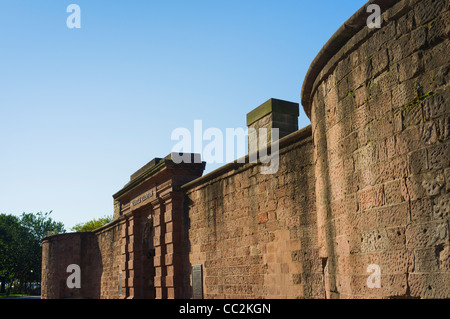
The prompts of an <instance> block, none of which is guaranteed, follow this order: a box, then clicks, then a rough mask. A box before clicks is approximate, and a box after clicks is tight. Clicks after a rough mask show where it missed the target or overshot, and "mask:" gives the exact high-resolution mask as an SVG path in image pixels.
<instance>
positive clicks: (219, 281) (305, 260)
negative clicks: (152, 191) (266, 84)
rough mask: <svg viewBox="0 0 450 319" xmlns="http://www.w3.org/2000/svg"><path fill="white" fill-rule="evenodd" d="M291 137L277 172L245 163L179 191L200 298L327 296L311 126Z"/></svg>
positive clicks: (281, 149) (190, 259) (283, 149)
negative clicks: (266, 172)
mask: <svg viewBox="0 0 450 319" xmlns="http://www.w3.org/2000/svg"><path fill="white" fill-rule="evenodd" d="M290 137H291V138H290V140H289V141H288V144H286V145H284V146H282V147H281V148H280V166H279V170H278V172H277V173H276V174H274V175H263V174H260V169H261V166H260V164H249V163H248V164H242V165H239V166H233V167H231V168H229V169H225V170H223V171H221V172H220V173H219V174H216V176H208V175H206V176H204V177H203V178H200V179H199V180H196V181H194V182H192V183H190V184H188V185H187V186H185V187H183V188H184V189H185V190H186V193H187V199H186V204H185V205H186V213H187V214H188V218H189V225H190V227H189V241H190V242H189V246H190V254H189V262H190V264H191V265H203V276H204V277H203V278H204V280H203V292H204V297H205V298H298V297H307V298H320V297H323V296H324V291H323V289H322V287H323V285H322V269H321V264H320V260H319V258H318V250H317V227H316V214H315V189H314V188H315V185H314V165H313V144H312V139H311V131H310V127H308V128H305V129H303V130H302V131H298V132H296V133H293V134H291V135H290ZM282 141H283V140H282ZM282 144H283V143H282Z"/></svg>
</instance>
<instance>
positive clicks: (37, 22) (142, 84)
mask: <svg viewBox="0 0 450 319" xmlns="http://www.w3.org/2000/svg"><path fill="white" fill-rule="evenodd" d="M72 3H74V4H78V5H79V6H80V8H81V28H80V29H69V28H68V27H67V25H66V19H67V17H68V16H69V15H70V13H67V12H66V8H67V6H68V5H69V4H72ZM365 3H366V1H362V0H346V1H334V0H326V1H325V0H322V1H320V0H318V1H303V0H279V1H272V0H270V1H264V0H259V1H256V0H227V1H225V0H217V1H215V0H209V1H204V0H191V1H175V0H165V1H151V0H147V1H143V0H142V1H141V0H139V1H138V0H134V1H133V0H128V1H122V0H114V1H103V0H89V1H87V0H71V1H64V0H0V152H1V153H0V155H1V157H0V158H1V162H0V213H6V214H15V215H20V214H21V213H22V212H27V213H33V212H38V211H50V210H53V213H52V215H51V216H52V218H53V219H54V220H57V221H62V222H63V223H64V225H65V226H66V229H67V230H68V231H69V230H70V228H71V227H72V226H74V225H75V224H77V223H80V222H85V221H88V220H90V219H92V218H98V217H102V216H105V215H109V214H112V211H113V199H112V194H114V193H115V192H117V191H118V190H120V189H121V188H122V187H123V185H125V184H126V183H127V182H128V180H129V176H130V175H131V174H132V173H134V172H135V171H136V170H138V169H139V168H140V167H142V166H143V165H145V164H146V163H147V162H149V161H150V160H151V159H153V158H154V157H164V156H166V155H167V154H169V153H170V152H171V149H172V147H173V146H174V145H175V144H176V142H175V141H172V140H171V133H172V131H173V130H174V129H176V128H178V127H186V128H188V129H192V128H193V123H194V120H202V121H203V128H204V129H206V128H208V127H217V128H220V129H222V130H224V131H225V128H238V127H242V128H245V127H246V122H245V119H246V114H247V113H248V112H250V111H251V110H252V109H253V108H255V107H257V106H259V105H260V104H262V103H263V102H265V101H266V100H268V99H269V98H278V99H284V100H288V101H293V102H298V103H299V102H300V92H301V86H302V82H303V80H304V77H305V75H306V72H307V70H308V67H309V65H310V63H311V61H312V60H313V59H314V57H315V56H316V55H317V53H318V52H319V50H320V49H321V48H322V46H323V45H324V44H325V43H326V42H327V41H328V39H329V38H330V37H331V36H332V35H333V33H334V32H335V31H336V30H337V29H338V28H339V27H340V26H341V25H342V23H343V22H345V21H346V20H347V19H348V18H349V17H350V16H351V15H352V14H353V13H354V12H356V11H357V10H358V9H359V8H360V7H362V6H363V5H364V4H365ZM308 124H309V120H308V118H307V117H306V115H305V114H304V113H303V112H302V110H301V115H300V118H299V127H300V128H302V127H304V126H307V125H308ZM218 166H219V165H217V164H214V165H207V171H211V170H212V169H214V168H217V167H218Z"/></svg>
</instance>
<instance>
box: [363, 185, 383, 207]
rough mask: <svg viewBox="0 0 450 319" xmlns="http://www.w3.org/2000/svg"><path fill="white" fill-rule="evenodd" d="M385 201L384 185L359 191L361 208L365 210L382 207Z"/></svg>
mask: <svg viewBox="0 0 450 319" xmlns="http://www.w3.org/2000/svg"><path fill="white" fill-rule="evenodd" d="M384 203H385V196H384V188H383V185H378V186H374V187H369V188H368V189H365V190H362V191H360V192H358V205H359V209H360V210H361V211H362V210H365V209H369V208H373V207H380V206H382V205H384Z"/></svg>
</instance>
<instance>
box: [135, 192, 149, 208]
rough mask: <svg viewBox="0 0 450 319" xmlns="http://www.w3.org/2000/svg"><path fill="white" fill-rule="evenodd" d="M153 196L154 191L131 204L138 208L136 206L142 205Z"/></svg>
mask: <svg viewBox="0 0 450 319" xmlns="http://www.w3.org/2000/svg"><path fill="white" fill-rule="evenodd" d="M152 196H153V191H150V192H148V193H146V194H144V195H142V196H141V197H139V198H137V199H135V200H134V201H132V202H131V204H132V205H133V206H136V205H138V204H140V203H142V202H145V201H146V200H147V199H149V198H150V197H152Z"/></svg>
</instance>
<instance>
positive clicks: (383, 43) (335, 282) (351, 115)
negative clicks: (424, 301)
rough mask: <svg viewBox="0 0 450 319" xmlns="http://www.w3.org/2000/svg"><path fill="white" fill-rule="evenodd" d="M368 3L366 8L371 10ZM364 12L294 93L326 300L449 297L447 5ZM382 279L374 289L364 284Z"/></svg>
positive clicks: (388, 6)
mask: <svg viewBox="0 0 450 319" xmlns="http://www.w3.org/2000/svg"><path fill="white" fill-rule="evenodd" d="M371 2H374V1H371ZM375 3H382V7H383V10H382V11H383V15H382V27H381V29H372V30H371V29H369V28H367V27H366V26H365V19H366V18H367V16H368V14H366V13H365V12H364V11H362V10H365V7H364V8H362V10H360V11H359V12H358V13H357V14H355V15H354V16H353V17H352V18H351V19H350V20H349V21H348V22H347V23H346V24H345V25H344V26H343V27H342V28H341V29H340V30H339V31H338V32H337V33H336V34H335V36H334V37H333V38H332V39H331V40H330V41H329V43H327V45H326V46H325V48H324V49H323V50H322V51H321V53H320V54H319V56H318V57H317V58H316V60H315V61H314V62H313V64H312V66H311V68H310V71H309V73H308V75H307V77H306V80H305V84H304V87H303V92H302V104H303V106H304V108H305V111H306V113H307V114H310V116H311V121H312V126H313V136H314V163H315V168H316V171H315V174H316V176H317V180H316V205H317V206H316V208H317V214H318V225H319V231H318V238H319V242H318V244H319V247H320V257H321V259H322V261H323V264H324V265H325V274H326V278H325V286H326V287H325V289H326V292H327V297H332V298H333V297H335V298H339V297H340V298H354V297H358V298H359V297H361V298H365V297H420V298H442V297H446V298H448V297H450V285H449V282H450V259H449V210H450V195H449V188H450V168H449V164H450V144H449V136H450V134H449V132H450V119H449V114H450V106H449V105H450V98H449V92H450V91H449V84H448V78H449V62H450V54H449V52H450V50H449V41H448V35H449V30H450V26H449V17H450V12H449V2H448V1H447V0H423V1H375ZM370 264H377V265H379V267H380V270H381V288H380V289H370V288H369V287H368V285H367V284H366V280H367V277H368V273H367V267H368V266H369V265H370Z"/></svg>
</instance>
